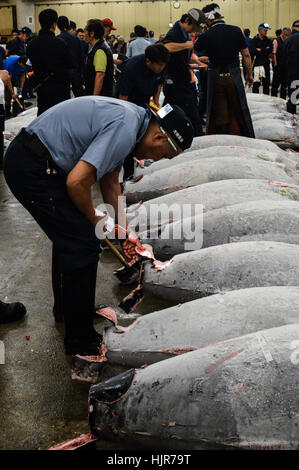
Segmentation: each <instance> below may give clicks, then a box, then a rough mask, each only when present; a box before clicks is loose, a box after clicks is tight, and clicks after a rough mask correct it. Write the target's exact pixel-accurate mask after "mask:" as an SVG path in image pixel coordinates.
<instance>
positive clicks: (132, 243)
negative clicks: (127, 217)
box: [121, 230, 140, 259]
mask: <svg viewBox="0 0 299 470" xmlns="http://www.w3.org/2000/svg"><path fill="white" fill-rule="evenodd" d="M121 245H122V249H123V252H124V255H125V256H126V257H127V258H129V259H132V258H134V257H136V256H137V253H136V247H137V246H138V245H140V240H139V238H138V237H137V235H136V233H135V232H134V231H133V230H131V231H130V232H129V234H127V237H126V239H125V240H121Z"/></svg>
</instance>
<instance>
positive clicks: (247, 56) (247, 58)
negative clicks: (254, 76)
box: [241, 50, 252, 74]
mask: <svg viewBox="0 0 299 470" xmlns="http://www.w3.org/2000/svg"><path fill="white" fill-rule="evenodd" d="M247 51H248V50H247ZM241 54H242V58H243V61H244V64H245V67H246V71H247V73H248V74H251V73H252V61H251V55H250V53H249V51H248V52H243V51H242V52H241Z"/></svg>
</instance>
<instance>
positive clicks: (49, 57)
mask: <svg viewBox="0 0 299 470" xmlns="http://www.w3.org/2000/svg"><path fill="white" fill-rule="evenodd" d="M38 19H39V22H40V25H41V27H42V29H41V30H40V31H39V33H38V36H37V37H35V38H33V39H32V40H31V41H30V43H29V44H28V47H27V56H28V58H29V59H30V62H31V64H32V69H33V71H34V75H33V86H34V87H35V89H36V92H37V107H38V113H37V114H38V115H40V114H42V113H43V112H44V111H46V110H47V109H49V108H51V107H52V106H54V105H55V104H57V103H60V102H61V101H65V100H67V99H69V98H70V78H69V70H70V69H71V68H72V60H71V56H70V53H69V50H68V48H67V45H66V43H65V42H64V41H63V39H60V38H57V37H55V34H54V31H55V28H56V24H57V20H58V15H57V12H56V11H55V10H52V9H51V8H48V9H46V10H42V11H41V12H40V14H39V17H38Z"/></svg>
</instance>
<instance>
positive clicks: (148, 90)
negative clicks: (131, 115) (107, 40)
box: [117, 44, 170, 107]
mask: <svg viewBox="0 0 299 470" xmlns="http://www.w3.org/2000/svg"><path fill="white" fill-rule="evenodd" d="M169 58H170V54H169V52H168V50H167V49H166V47H165V46H163V44H152V45H151V46H148V47H147V48H146V50H145V53H144V54H141V55H137V56H135V57H132V59H129V60H128V61H127V62H126V63H125V65H124V68H123V70H122V73H121V74H120V80H119V86H118V90H117V92H118V94H119V98H120V99H121V100H128V101H131V103H135V104H137V105H138V106H143V107H145V106H146V105H147V104H148V103H149V101H150V99H151V97H152V96H153V98H154V102H155V104H156V105H157V106H158V105H159V96H160V92H161V88H162V83H163V76H162V72H163V70H164V69H165V67H166V65H167V63H168V61H169Z"/></svg>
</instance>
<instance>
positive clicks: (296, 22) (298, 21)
mask: <svg viewBox="0 0 299 470" xmlns="http://www.w3.org/2000/svg"><path fill="white" fill-rule="evenodd" d="M292 28H299V20H296V21H294V23H293V24H292Z"/></svg>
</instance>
